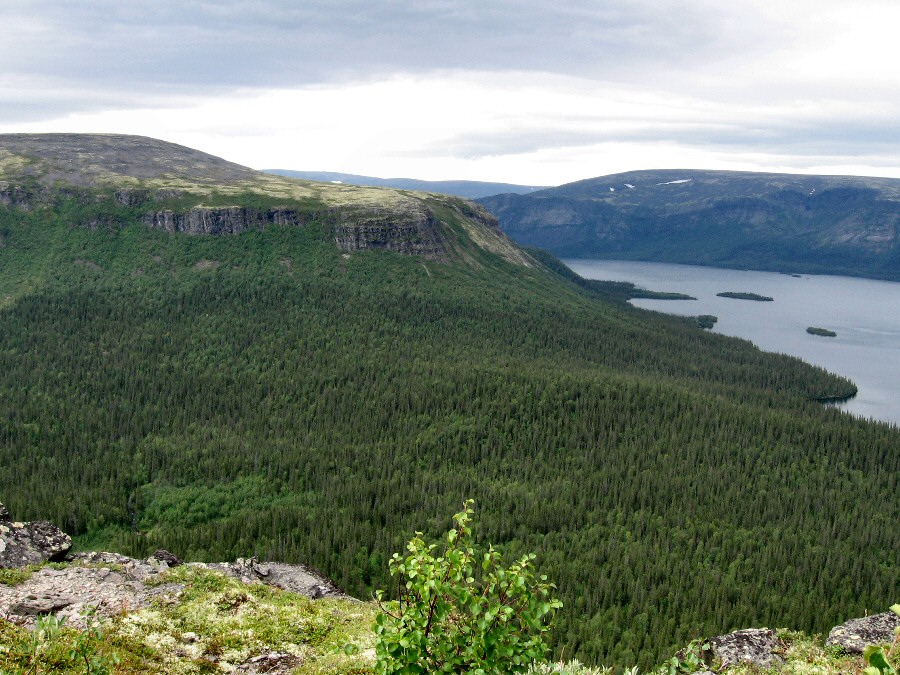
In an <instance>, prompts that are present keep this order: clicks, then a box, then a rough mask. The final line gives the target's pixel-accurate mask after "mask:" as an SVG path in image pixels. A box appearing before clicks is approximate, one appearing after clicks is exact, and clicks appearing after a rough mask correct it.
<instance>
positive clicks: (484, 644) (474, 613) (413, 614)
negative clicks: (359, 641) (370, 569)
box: [375, 500, 562, 674]
mask: <svg viewBox="0 0 900 675" xmlns="http://www.w3.org/2000/svg"><path fill="white" fill-rule="evenodd" d="M472 504H473V502H472V500H469V501H467V502H466V503H465V505H464V508H463V511H461V512H460V513H457V514H456V515H455V516H453V520H454V521H455V523H456V524H455V526H454V527H453V528H452V529H451V530H450V531H449V532H448V533H447V538H446V539H447V541H446V546H445V548H444V551H443V553H440V554H436V550H437V548H438V546H437V544H430V545H429V544H426V543H425V541H424V540H423V539H422V533H421V532H416V536H415V537H414V538H413V539H412V540H411V541H410V542H409V544H408V545H407V549H408V550H409V556H407V557H406V558H401V557H400V554H398V553H395V554H394V556H393V558H392V559H391V561H390V572H391V576H397V577H399V579H398V586H399V599H398V600H394V601H391V602H383V591H378V592H377V594H376V596H377V598H378V602H379V604H380V605H381V608H382V611H381V613H379V615H378V617H377V618H376V624H375V632H376V634H377V642H376V647H375V653H376V657H377V663H376V670H377V671H378V672H379V673H404V674H405V673H425V672H428V673H434V672H468V673H482V674H489V673H497V674H500V673H522V672H527V670H528V669H529V667H530V666H531V665H532V664H534V663H535V662H538V661H543V660H544V658H545V655H546V652H547V646H546V644H545V643H544V637H545V635H546V634H547V632H548V631H549V630H550V627H551V625H552V620H553V614H554V612H555V610H557V609H559V608H560V607H562V603H561V602H560V601H559V600H557V599H555V598H552V597H550V593H551V589H554V588H555V586H553V585H552V584H549V583H547V578H546V576H543V575H542V576H540V577H535V575H534V573H533V571H532V562H533V560H534V558H535V556H534V554H533V553H532V554H528V555H525V556H523V557H522V558H520V559H519V560H518V561H517V562H515V563H513V564H512V565H510V566H509V567H507V568H504V567H503V566H502V556H501V555H500V553H499V552H498V551H497V550H496V549H494V547H493V546H490V547H489V548H488V551H487V552H486V553H484V554H483V555H479V554H476V552H475V549H474V548H473V547H472V545H471V543H470V541H471V538H472V529H471V527H470V525H469V523H470V520H471V517H472V513H473V508H472ZM479 559H480V560H481V565H480V567H481V570H480V572H479V573H478V578H477V579H476V577H475V574H476V572H475V568H476V563H477V561H478V560H479Z"/></svg>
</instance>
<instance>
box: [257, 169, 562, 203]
mask: <svg viewBox="0 0 900 675" xmlns="http://www.w3.org/2000/svg"><path fill="white" fill-rule="evenodd" d="M263 171H265V172H266V173H271V174H274V175H276V176H287V177H289V178H302V179H305V180H315V181H323V182H329V183H348V184H350V185H359V186H363V187H391V188H397V189H401V190H416V191H418V192H436V193H440V194H447V195H453V196H456V197H465V198H467V199H476V198H478V197H488V196H490V195H495V194H500V193H505V192H511V193H516V194H526V193H530V192H535V191H537V190H543V189H545V188H546V187H547V186H537V187H532V186H528V185H517V184H515V183H497V182H485V181H475V180H420V179H418V178H377V177H375V176H360V175H358V174H353V173H339V172H335V171H294V170H291V169H263Z"/></svg>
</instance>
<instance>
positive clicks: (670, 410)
mask: <svg viewBox="0 0 900 675" xmlns="http://www.w3.org/2000/svg"><path fill="white" fill-rule="evenodd" d="M0 195H2V201H3V205H2V206H0V501H2V502H3V503H4V504H5V505H7V506H8V507H9V509H10V511H11V512H13V513H15V514H17V517H18V518H22V519H23V520H43V519H46V520H49V521H51V522H53V523H56V524H58V525H59V526H61V527H62V528H64V529H65V531H67V532H69V533H70V534H72V536H73V538H74V541H75V545H76V547H78V548H80V549H82V550H85V549H87V550H91V549H93V550H96V549H105V550H117V551H121V552H122V553H124V554H127V555H132V556H136V557H141V558H143V557H146V555H147V554H148V553H151V552H153V551H156V550H157V549H160V548H165V549H167V550H169V551H171V552H172V553H173V554H174V555H177V556H179V557H181V558H183V559H187V560H205V561H211V560H234V559H235V558H237V557H243V558H248V557H250V556H253V555H258V556H259V558H260V559H261V560H279V561H283V562H286V563H291V562H302V563H305V564H308V565H311V566H313V567H315V568H317V569H319V570H321V571H322V573H323V574H325V575H327V576H328V578H330V579H333V580H334V581H335V582H336V583H337V585H339V586H340V587H341V588H343V589H345V590H346V591H347V592H348V593H350V594H351V595H353V596H355V597H360V598H368V597H371V594H372V592H373V590H374V589H376V588H382V589H390V588H391V585H390V577H389V575H388V571H387V561H388V560H389V558H390V555H391V554H392V553H393V552H398V551H402V550H403V546H404V544H405V542H407V541H408V539H409V535H410V533H412V532H416V531H421V532H424V533H426V534H427V535H428V536H429V537H430V538H433V537H435V536H436V535H437V534H438V533H441V532H444V531H445V526H446V522H445V521H446V514H448V513H454V512H456V511H458V510H459V506H460V504H462V502H463V501H464V500H465V499H466V498H474V499H475V500H476V514H477V522H478V531H477V538H478V539H479V541H480V542H484V541H490V542H492V543H494V544H496V545H498V546H500V547H501V548H502V550H503V551H504V553H505V555H506V556H507V558H508V559H514V558H515V557H517V556H518V555H520V554H522V553H524V552H527V551H534V552H536V553H537V554H538V560H537V564H538V567H539V569H540V570H541V572H542V573H544V574H546V575H548V577H549V578H550V580H552V581H554V582H555V583H556V584H557V585H558V588H559V596H560V598H561V599H562V600H563V602H564V603H565V606H564V608H563V610H562V611H561V613H560V616H559V627H558V631H557V633H556V634H555V636H554V641H555V642H554V644H555V645H557V649H558V650H559V651H561V650H562V649H563V645H565V650H566V651H565V656H566V658H572V657H578V658H581V659H582V660H583V661H589V662H594V663H597V662H609V663H611V662H617V663H639V664H641V665H643V666H646V665H649V664H652V663H653V662H655V661H658V660H659V658H661V657H662V656H663V655H666V654H669V653H672V651H674V648H677V647H679V646H681V645H683V644H684V643H686V642H687V641H688V639H689V638H690V637H692V636H693V635H698V634H705V635H716V634H721V633H724V632H726V631H728V630H731V629H734V628H744V627H746V626H751V625H755V626H759V625H762V624H767V625H785V624H787V623H788V622H790V624H791V625H794V626H796V627H797V628H798V629H805V630H811V631H822V630H827V629H828V628H829V627H830V626H832V625H835V623H838V622H839V621H841V620H843V619H844V618H846V617H847V616H860V615H862V614H863V613H864V611H865V610H866V609H867V608H873V607H877V608H881V607H885V606H888V605H890V604H891V603H892V602H895V601H896V597H897V595H898V592H900V578H898V568H897V565H896V560H897V559H898V555H900V550H898V539H897V536H896V523H897V522H898V520H900V502H898V501H897V500H896V499H891V498H889V497H888V495H894V494H896V493H897V490H898V487H900V452H898V449H900V431H898V429H897V428H896V427H891V426H888V425H884V424H873V423H868V422H865V421H861V420H858V419H854V418H851V417H848V416H846V415H844V414H842V413H840V412H839V411H837V410H835V409H833V408H829V407H827V406H824V405H823V404H822V403H821V402H820V400H822V399H827V398H831V397H842V396H849V395H852V394H853V393H854V391H855V388H854V386H853V384H852V383H851V382H848V381H847V380H846V379H843V378H840V377H836V376H834V375H831V374H829V373H826V372H825V371H823V370H822V369H819V368H814V367H812V366H809V365H807V364H804V363H802V362H801V361H799V360H797V359H794V358H790V357H786V356H784V355H776V354H765V353H763V352H761V351H759V350H757V349H755V348H754V347H753V346H752V345H751V344H749V343H747V342H744V341H741V340H735V339H731V338H726V337H723V336H721V335H715V334H710V333H708V332H704V331H702V330H700V329H699V328H698V327H697V325H696V322H692V321H689V320H686V319H678V318H674V317H666V316H663V315H659V314H653V313H648V312H643V311H640V310H637V309H635V308H632V307H630V306H628V305H627V304H626V303H624V302H622V300H621V298H622V297H626V296H627V293H628V289H623V288H622V287H621V286H608V285H604V284H598V283H591V282H587V281H585V280H583V279H581V278H580V277H578V276H577V275H574V274H573V273H572V272H571V271H569V270H568V269H567V268H565V267H564V266H562V265H561V264H560V263H559V262H558V261H557V260H555V259H553V258H552V256H549V255H548V254H546V253H542V252H540V251H533V252H529V251H524V250H522V249H520V248H518V247H517V246H515V245H514V244H512V243H510V242H509V241H508V240H507V239H506V237H505V236H504V235H503V234H502V233H501V232H500V231H499V230H498V228H497V226H496V221H494V220H493V219H492V218H490V217H489V216H488V215H487V214H486V213H485V212H484V211H483V209H481V208H480V207H477V206H475V205H473V204H472V203H471V202H467V201H465V200H463V199H459V198H456V197H449V196H440V195H435V194H421V193H413V192H402V191H396V190H390V189H383V188H378V189H376V188H361V187H353V186H347V185H333V184H327V183H314V182H309V181H297V180H291V179H288V178H283V177H278V176H272V175H267V174H262V173H258V172H253V171H251V170H249V169H246V168H244V167H239V166H237V165H234V164H231V163H228V162H224V161H222V160H219V159H217V158H214V157H211V156H209V155H206V154H203V153H197V152H195V151H193V150H190V149H187V148H182V147H179V146H173V145H169V144H164V143H161V142H159V141H153V140H151V139H142V138H135V137H121V136H65V135H63V136H59V135H46V136H20V135H16V136H0ZM671 290H673V291H677V290H679V289H671ZM861 551H862V552H863V553H862V554H861V553H860V552H861ZM0 623H2V622H0ZM0 628H2V626H0ZM559 651H558V653H559Z"/></svg>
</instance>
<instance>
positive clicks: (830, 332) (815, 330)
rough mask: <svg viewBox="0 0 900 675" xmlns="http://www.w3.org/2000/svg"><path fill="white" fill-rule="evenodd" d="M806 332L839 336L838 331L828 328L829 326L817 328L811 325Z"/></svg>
mask: <svg viewBox="0 0 900 675" xmlns="http://www.w3.org/2000/svg"><path fill="white" fill-rule="evenodd" d="M806 332H807V333H809V334H810V335H821V336H822V337H837V333H835V332H834V331H833V330H828V329H827V328H817V327H815V326H810V327H809V328H807V329H806Z"/></svg>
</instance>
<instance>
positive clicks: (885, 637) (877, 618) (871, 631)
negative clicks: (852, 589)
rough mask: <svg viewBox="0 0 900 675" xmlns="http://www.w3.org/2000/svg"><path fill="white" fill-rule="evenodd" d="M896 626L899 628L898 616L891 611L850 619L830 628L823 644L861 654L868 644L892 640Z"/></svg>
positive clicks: (899, 617) (884, 642)
mask: <svg viewBox="0 0 900 675" xmlns="http://www.w3.org/2000/svg"><path fill="white" fill-rule="evenodd" d="M897 628H900V616H898V615H897V614H894V613H893V612H883V613H881V614H873V615H872V616H866V617H863V618H861V619H850V621H846V622H844V623H842V624H841V625H840V626H835V627H834V628H832V629H831V632H830V633H828V639H827V640H826V641H825V644H826V645H828V646H832V647H840V648H841V649H843V650H844V651H846V652H849V653H851V654H861V653H862V651H863V649H865V648H866V647H867V646H869V645H879V644H887V643H890V642H892V641H893V640H894V634H895V631H896V630H897Z"/></svg>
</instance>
